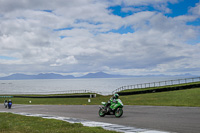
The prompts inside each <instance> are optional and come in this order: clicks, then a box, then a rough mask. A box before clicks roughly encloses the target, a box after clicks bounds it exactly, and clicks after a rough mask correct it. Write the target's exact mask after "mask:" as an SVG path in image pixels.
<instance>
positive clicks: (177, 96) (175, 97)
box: [0, 88, 200, 107]
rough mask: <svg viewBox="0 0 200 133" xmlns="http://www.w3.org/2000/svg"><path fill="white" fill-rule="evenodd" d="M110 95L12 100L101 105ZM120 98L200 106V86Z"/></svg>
mask: <svg viewBox="0 0 200 133" xmlns="http://www.w3.org/2000/svg"><path fill="white" fill-rule="evenodd" d="M110 97H111V96H101V95H97V97H96V98H91V102H88V99H89V98H12V101H13V104H41V105H45V104H47V105H99V104H101V102H102V101H105V102H106V101H108V100H109V99H110ZM4 99H5V98H0V103H3V102H4ZM120 99H121V100H122V102H123V103H124V105H153V106H188V107H200V88H192V89H186V90H177V91H169V92H160V93H149V94H139V95H128V96H120ZM29 101H31V103H29Z"/></svg>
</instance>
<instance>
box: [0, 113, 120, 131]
mask: <svg viewBox="0 0 200 133" xmlns="http://www.w3.org/2000/svg"><path fill="white" fill-rule="evenodd" d="M102 132H104V133H116V132H114V131H108V130H104V129H103V128H101V127H85V126H83V125H82V124H79V123H75V124H71V123H68V122H65V121H61V120H54V119H44V118H39V117H30V116H22V115H16V114H11V113H0V133H102Z"/></svg>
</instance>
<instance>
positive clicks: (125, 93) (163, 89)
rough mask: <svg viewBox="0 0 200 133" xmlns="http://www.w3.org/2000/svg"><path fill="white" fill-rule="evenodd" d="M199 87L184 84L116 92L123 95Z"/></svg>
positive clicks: (197, 85) (199, 85) (198, 85)
mask: <svg viewBox="0 0 200 133" xmlns="http://www.w3.org/2000/svg"><path fill="white" fill-rule="evenodd" d="M197 87H200V83H199V84H194V85H184V86H175V87H163V88H159V89H151V90H143V91H132V92H118V94H119V95H120V96H124V95H136V94H145V93H156V92H165V91H175V90H184V89H191V88H197Z"/></svg>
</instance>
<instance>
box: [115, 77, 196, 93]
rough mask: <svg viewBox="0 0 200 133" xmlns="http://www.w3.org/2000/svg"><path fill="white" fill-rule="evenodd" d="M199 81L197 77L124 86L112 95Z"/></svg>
mask: <svg viewBox="0 0 200 133" xmlns="http://www.w3.org/2000/svg"><path fill="white" fill-rule="evenodd" d="M199 81H200V77H195V78H185V79H176V80H167V81H158V82H152V83H143V84H135V85H127V86H122V87H120V88H118V89H116V90H114V91H113V92H112V93H113V94H115V93H118V92H120V91H123V90H132V89H142V88H143V89H144V88H151V87H161V86H162V87H165V86H169V85H179V84H184V83H194V82H199Z"/></svg>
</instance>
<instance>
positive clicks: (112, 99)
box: [105, 93, 119, 112]
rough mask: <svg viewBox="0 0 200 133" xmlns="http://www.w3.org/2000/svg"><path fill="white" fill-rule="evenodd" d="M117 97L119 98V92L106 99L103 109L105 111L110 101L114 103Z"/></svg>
mask: <svg viewBox="0 0 200 133" xmlns="http://www.w3.org/2000/svg"><path fill="white" fill-rule="evenodd" d="M118 98H119V94H117V93H116V94H114V95H113V96H112V97H111V98H110V100H108V102H107V104H106V106H105V111H106V112H107V108H108V107H110V105H111V103H116V102H117V101H116V99H118Z"/></svg>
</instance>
